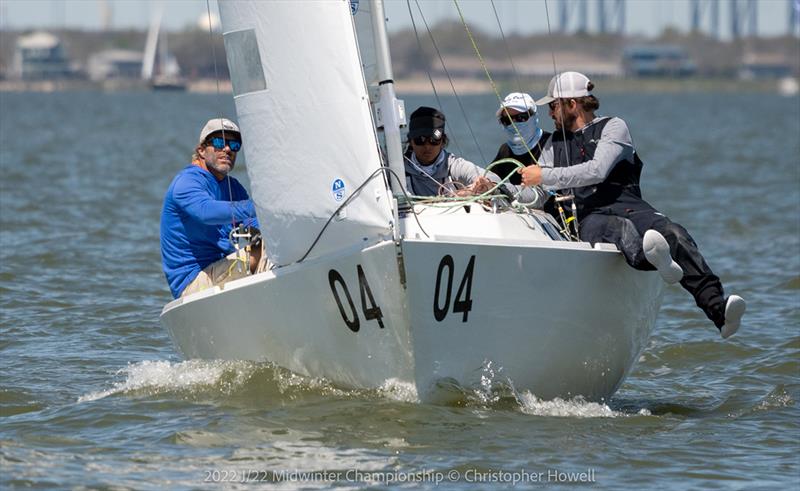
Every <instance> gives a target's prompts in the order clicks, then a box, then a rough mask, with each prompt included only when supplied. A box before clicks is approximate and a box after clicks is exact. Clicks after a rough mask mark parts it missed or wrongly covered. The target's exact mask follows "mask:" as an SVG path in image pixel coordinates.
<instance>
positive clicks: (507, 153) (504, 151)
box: [492, 131, 550, 186]
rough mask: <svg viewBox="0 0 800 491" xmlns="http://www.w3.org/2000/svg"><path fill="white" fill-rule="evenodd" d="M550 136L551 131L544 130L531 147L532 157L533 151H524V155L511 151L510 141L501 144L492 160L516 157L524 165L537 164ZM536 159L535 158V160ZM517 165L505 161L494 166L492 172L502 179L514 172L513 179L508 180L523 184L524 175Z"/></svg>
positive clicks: (512, 182) (516, 184) (515, 183)
mask: <svg viewBox="0 0 800 491" xmlns="http://www.w3.org/2000/svg"><path fill="white" fill-rule="evenodd" d="M548 138H550V133H548V132H546V131H545V132H543V133H542V136H541V138H539V141H538V142H536V145H534V146H533V148H531V153H532V154H533V157H531V153H527V152H526V153H524V154H522V155H517V154H515V153H514V152H512V151H511V147H509V146H508V143H503V144H502V145H500V149H499V150H497V155H495V157H494V160H492V162H496V161H498V160H500V159H516V160H518V161H519V163H521V164H522V165H524V166H525V167H527V166H529V165H531V164H535V163H537V162H538V161H539V156H541V154H542V149H543V148H544V146H545V144H546V143H547V139H548ZM534 159H535V160H534ZM516 171H517V166H515V165H514V164H513V163H511V162H503V163H502V164H497V165H495V166H494V167H492V172H494V173H495V174H497V175H498V176H500V179H505V178H506V176H507V175H509V174H511V173H512V172H513V173H514V175H512V176H511V179H509V180H508V182H510V183H511V184H514V185H515V186H519V185H520V184H522V175H521V174H518V173H517V172H516Z"/></svg>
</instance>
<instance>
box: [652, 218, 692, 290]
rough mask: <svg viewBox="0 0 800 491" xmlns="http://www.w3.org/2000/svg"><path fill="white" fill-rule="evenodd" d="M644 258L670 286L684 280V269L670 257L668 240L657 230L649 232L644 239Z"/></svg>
mask: <svg viewBox="0 0 800 491" xmlns="http://www.w3.org/2000/svg"><path fill="white" fill-rule="evenodd" d="M642 248H643V249H644V257H646V258H647V261H648V262H650V264H652V265H653V266H655V268H656V269H657V270H658V274H660V275H661V278H662V279H663V280H664V281H665V282H666V283H668V284H670V285H672V284H675V283H677V282H679V281H681V278H683V269H681V267H680V266H679V265H678V263H676V262H675V261H674V260H673V259H672V256H670V255H669V244H668V243H667V239H665V238H664V236H663V235H661V233H660V232H657V231H655V230H652V229H651V230H648V231H647V232H645V233H644V238H643V239H642Z"/></svg>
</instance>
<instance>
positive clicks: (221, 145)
mask: <svg viewBox="0 0 800 491" xmlns="http://www.w3.org/2000/svg"><path fill="white" fill-rule="evenodd" d="M210 143H211V145H213V146H214V148H215V149H217V150H224V149H225V146H226V145H227V146H228V148H230V149H231V152H238V151H239V150H241V149H242V142H241V141H239V140H226V139H224V138H222V137H221V136H215V137H214V138H212V139H211V141H210Z"/></svg>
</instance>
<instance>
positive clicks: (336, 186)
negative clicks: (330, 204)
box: [331, 179, 347, 201]
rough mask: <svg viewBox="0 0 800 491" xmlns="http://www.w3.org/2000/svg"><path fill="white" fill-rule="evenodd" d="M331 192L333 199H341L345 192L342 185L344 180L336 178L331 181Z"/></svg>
mask: <svg viewBox="0 0 800 491" xmlns="http://www.w3.org/2000/svg"><path fill="white" fill-rule="evenodd" d="M331 194H333V199H335V200H336V201H342V200H343V199H344V197H345V195H346V194H347V191H346V188H345V187H344V181H342V180H341V179H336V180H335V181H333V185H332V186H331Z"/></svg>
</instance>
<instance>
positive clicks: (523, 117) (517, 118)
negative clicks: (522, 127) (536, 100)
mask: <svg viewBox="0 0 800 491" xmlns="http://www.w3.org/2000/svg"><path fill="white" fill-rule="evenodd" d="M531 116H532V114H531V113H530V111H528V112H526V113H519V114H513V115H512V116H511V118H509V117H508V115H506V114H504V115H503V116H501V117H500V124H502V125H503V126H510V125H511V122H512V121H513V122H515V123H524V122H525V121H527V120H529V119H531Z"/></svg>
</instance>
